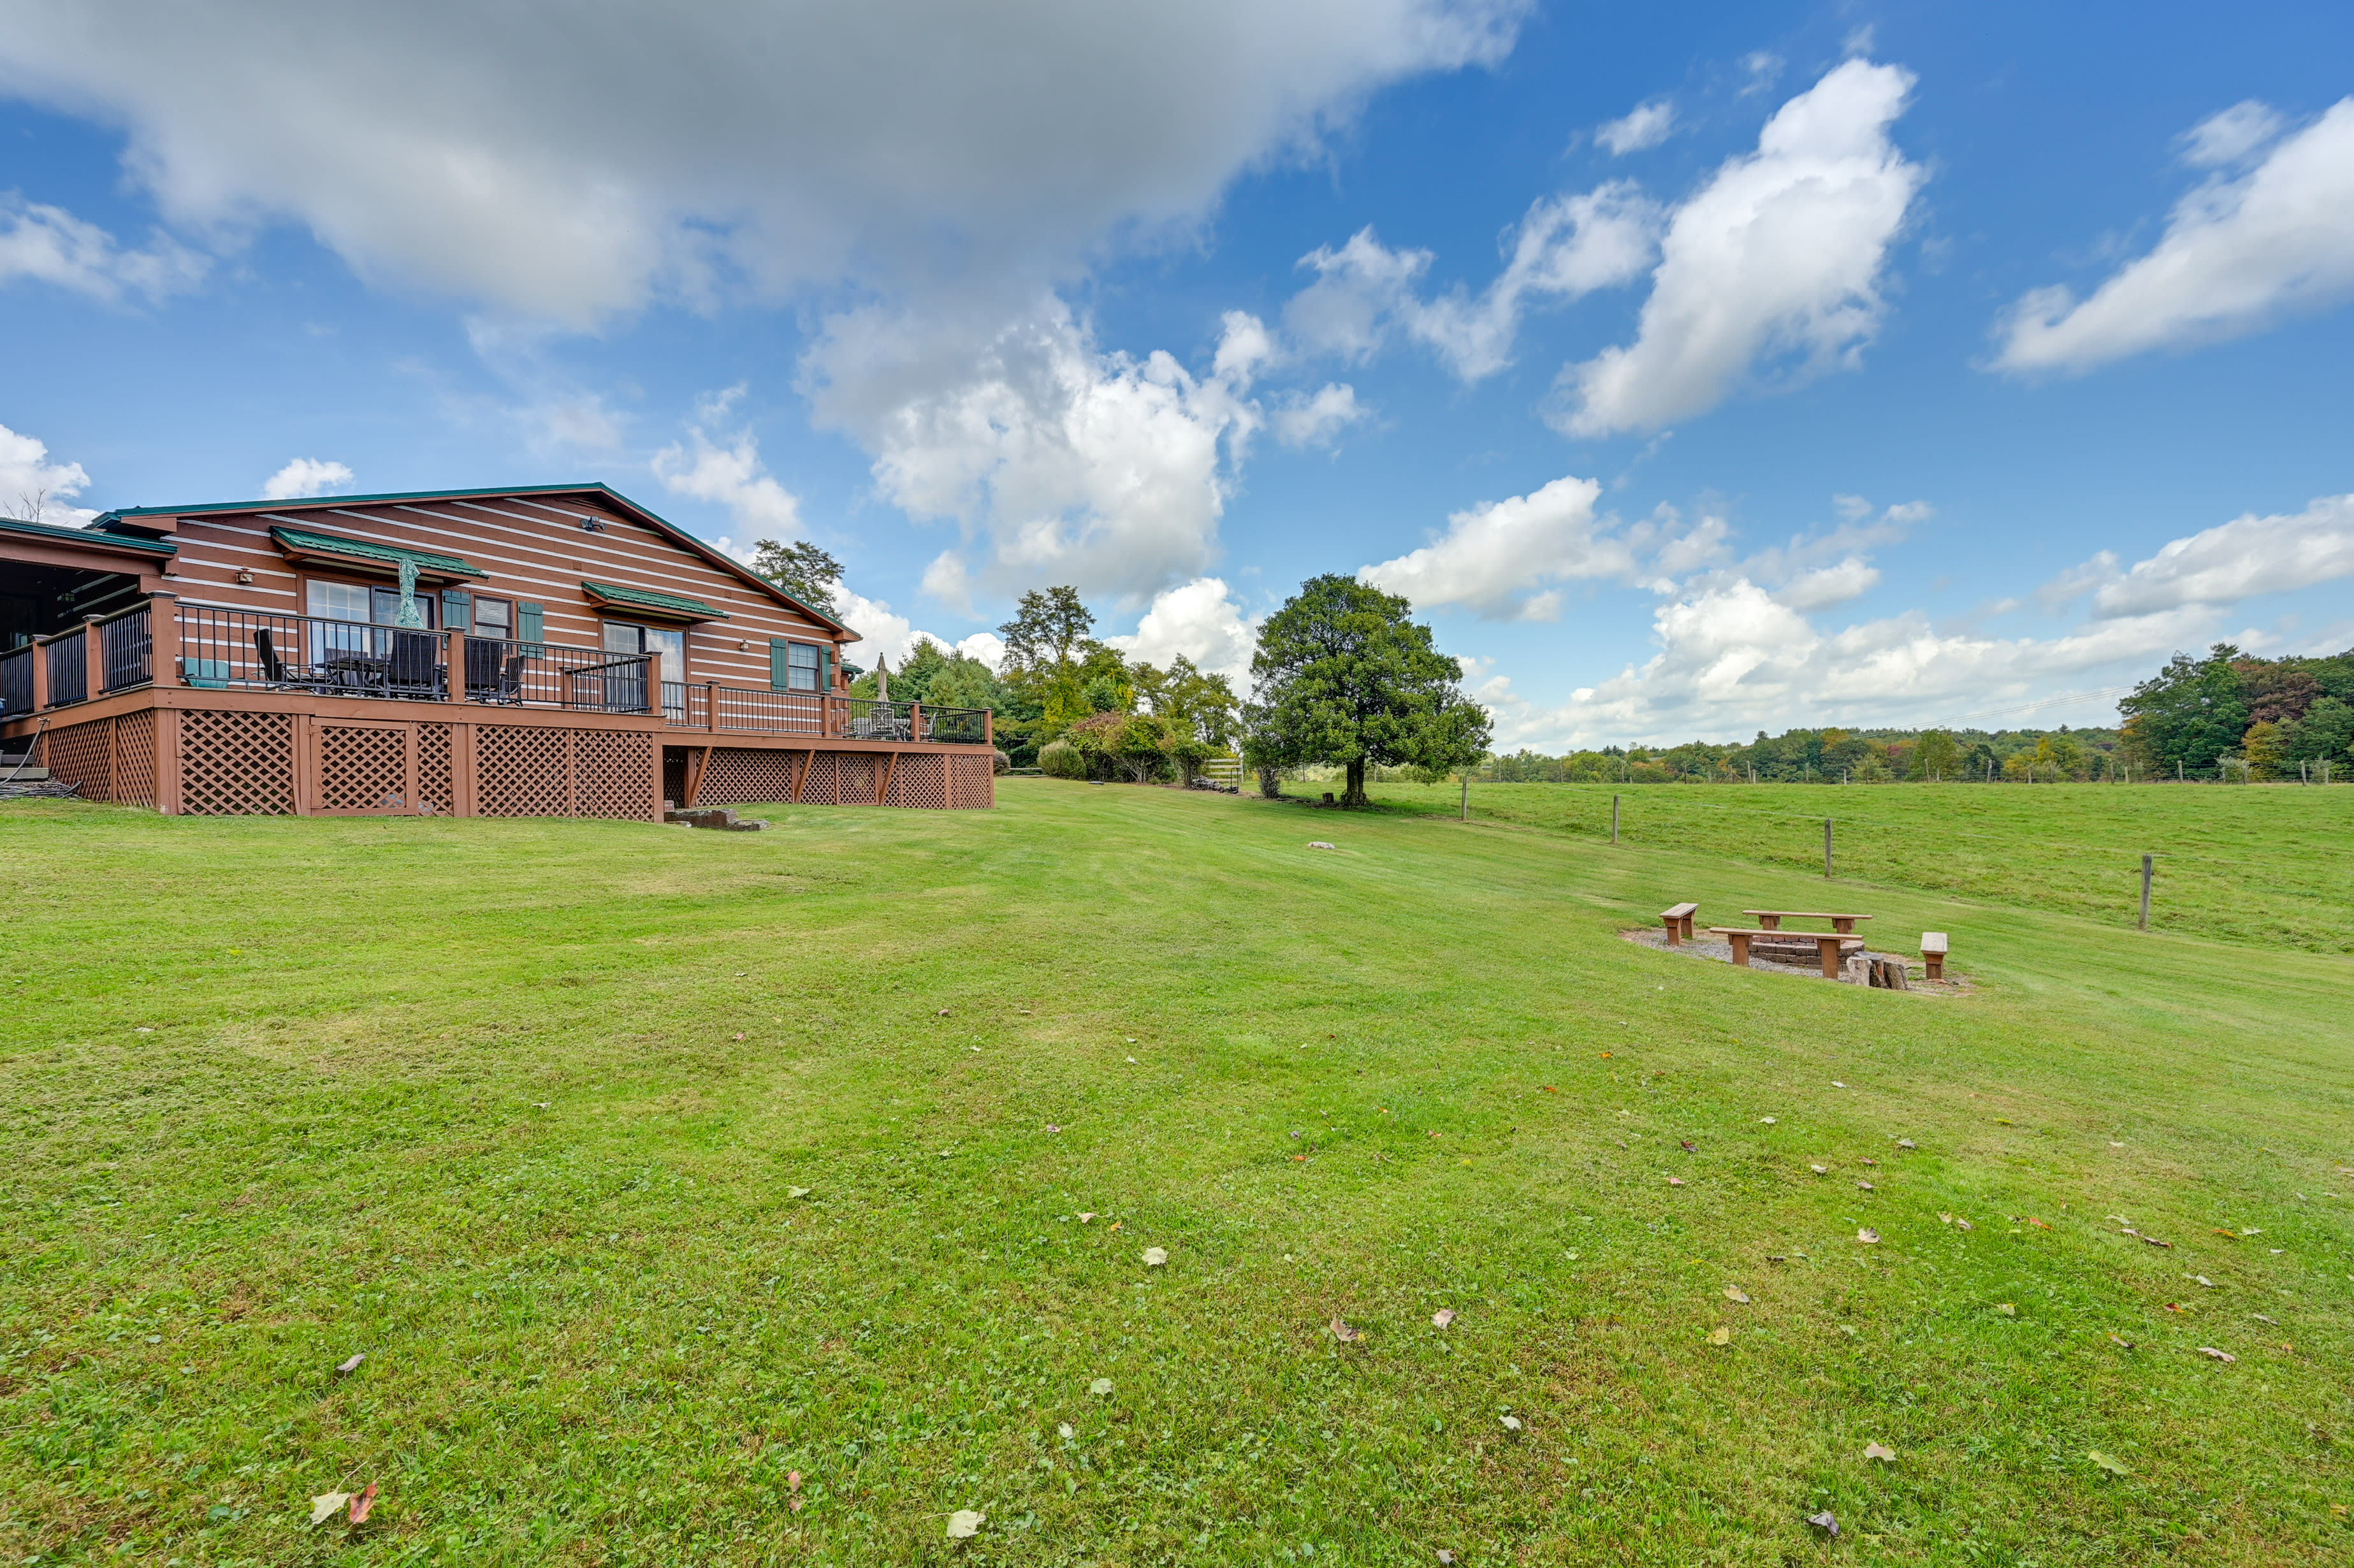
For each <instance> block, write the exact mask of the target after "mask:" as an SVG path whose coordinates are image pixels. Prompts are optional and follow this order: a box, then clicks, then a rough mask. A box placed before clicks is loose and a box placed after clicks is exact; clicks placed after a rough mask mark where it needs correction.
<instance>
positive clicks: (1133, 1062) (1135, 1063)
mask: <svg viewBox="0 0 2354 1568" xmlns="http://www.w3.org/2000/svg"><path fill="white" fill-rule="evenodd" d="M1128 1065H1129V1066H1131V1067H1141V1066H1142V1065H1144V1064H1143V1063H1141V1062H1140V1061H1138V1060H1137V1059H1136V1058H1135V1057H1133V1056H1130V1057H1129V1059H1128Z"/></svg>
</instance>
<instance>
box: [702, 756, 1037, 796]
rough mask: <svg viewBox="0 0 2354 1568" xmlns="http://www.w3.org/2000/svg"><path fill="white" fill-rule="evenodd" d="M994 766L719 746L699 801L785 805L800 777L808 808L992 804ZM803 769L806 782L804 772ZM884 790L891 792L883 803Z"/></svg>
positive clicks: (984, 761) (966, 760) (965, 760)
mask: <svg viewBox="0 0 2354 1568" xmlns="http://www.w3.org/2000/svg"><path fill="white" fill-rule="evenodd" d="M990 764H991V758H987V757H965V756H960V755H957V754H955V753H949V752H920V751H918V752H905V751H903V752H900V753H898V754H897V759H896V761H894V762H891V763H890V764H889V765H888V767H887V768H886V767H885V758H883V757H880V756H877V755H875V753H873V752H864V751H821V752H819V753H817V754H816V756H814V757H812V756H811V755H810V754H809V753H808V752H806V751H754V750H749V749H740V748H737V747H725V746H722V747H714V748H713V749H712V753H711V760H710V762H709V763H708V764H707V765H705V768H704V770H703V784H702V788H700V789H697V790H696V791H695V803H696V804H697V805H702V806H748V805H784V804H789V803H790V802H791V800H792V799H793V783H794V780H795V779H801V804H802V805H804V806H873V805H876V804H878V803H879V804H882V805H886V806H903V807H912V808H915V809H917V810H934V811H938V810H970V809H977V808H986V807H990V806H994V805H995V804H997V780H996V777H995V774H994V772H993V770H992V769H991V765H990ZM690 767H691V765H690ZM804 772H806V773H807V775H808V777H807V778H805V779H803V778H801V775H802V774H803V773H804ZM886 773H887V776H888V778H887V788H885V784H886V779H885V775H886ZM681 788H682V789H684V782H683V781H682V784H681ZM876 789H885V795H884V798H883V800H881V801H880V802H878V801H877V800H875V791H876ZM673 798H675V797H673Z"/></svg>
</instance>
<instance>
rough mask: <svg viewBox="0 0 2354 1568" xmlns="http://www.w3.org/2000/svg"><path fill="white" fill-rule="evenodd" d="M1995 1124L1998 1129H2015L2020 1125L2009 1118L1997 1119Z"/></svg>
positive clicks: (2000, 1117) (2001, 1117)
mask: <svg viewBox="0 0 2354 1568" xmlns="http://www.w3.org/2000/svg"><path fill="white" fill-rule="evenodd" d="M1994 1124H1995V1126H1997V1127H2014V1126H2017V1125H2018V1124H2017V1123H2015V1122H2013V1121H2012V1120H2011V1119H2010V1118H2009V1117H2007V1116H1999V1117H1997V1118H1994Z"/></svg>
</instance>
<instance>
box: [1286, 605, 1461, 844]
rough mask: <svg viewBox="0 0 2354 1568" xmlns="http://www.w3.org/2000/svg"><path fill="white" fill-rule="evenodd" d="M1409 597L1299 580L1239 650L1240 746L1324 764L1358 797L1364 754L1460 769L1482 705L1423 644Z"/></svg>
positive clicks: (1424, 633) (1348, 802)
mask: <svg viewBox="0 0 2354 1568" xmlns="http://www.w3.org/2000/svg"><path fill="white" fill-rule="evenodd" d="M1413 608H1414V607H1413V606H1412V605H1410V604H1408V603H1407V602H1406V601H1405V599H1403V598H1401V597H1399V596H1398V595H1396V594H1391V593H1384V592H1383V591H1382V590H1381V589H1379V588H1373V587H1372V586H1371V585H1369V584H1366V583H1360V582H1356V581H1353V580H1352V579H1350V578H1348V577H1334V576H1326V577H1310V579H1309V580H1308V581H1306V582H1304V583H1302V584H1300V585H1299V593H1297V594H1295V595H1293V596H1292V598H1291V599H1288V600H1287V601H1286V602H1285V604H1284V606H1283V608H1282V609H1278V610H1277V611H1276V612H1275V613H1274V614H1273V615H1271V616H1269V617H1267V624H1266V625H1265V626H1264V627H1262V628H1261V629H1260V630H1259V637H1258V652H1257V653H1256V654H1254V655H1253V656H1252V659H1251V683H1252V703H1251V708H1250V712H1249V715H1248V718H1249V723H1250V730H1251V746H1250V750H1251V755H1252V759H1253V760H1254V761H1255V762H1257V763H1260V764H1262V765H1265V766H1268V767H1277V768H1296V767H1299V766H1301V765H1303V764H1306V763H1316V762H1321V763H1330V764H1335V765H1339V766H1341V767H1345V768H1347V769H1348V772H1349V784H1348V790H1347V792H1346V793H1345V794H1344V795H1343V796H1342V797H1341V804H1342V805H1344V806H1363V805H1366V804H1368V803H1369V802H1368V801H1367V800H1366V799H1365V768H1366V765H1367V764H1369V763H1378V764H1383V765H1399V764H1403V765H1405V766H1407V767H1414V768H1433V769H1438V768H1463V767H1468V766H1469V765H1470V764H1471V763H1473V762H1475V761H1477V760H1478V759H1479V757H1480V756H1481V755H1482V754H1483V753H1485V752H1486V750H1487V748H1488V735H1489V722H1488V713H1487V710H1486V709H1484V708H1482V707H1481V706H1479V704H1477V703H1475V702H1473V701H1471V699H1470V698H1469V697H1467V696H1465V695H1464V694H1463V688H1462V685H1461V682H1462V679H1463V668H1462V666H1461V665H1459V664H1458V663H1457V662H1455V661H1454V660H1452V659H1449V658H1447V656H1446V655H1445V654H1443V653H1440V652H1438V651H1437V649H1435V648H1433V647H1432V646H1431V638H1430V628H1428V627H1426V626H1423V625H1419V624H1417V623H1416V622H1415V621H1414V620H1410V619H1409V618H1408V617H1409V613H1410V612H1411V610H1412V609H1413Z"/></svg>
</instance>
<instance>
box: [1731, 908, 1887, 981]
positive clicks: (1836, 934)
mask: <svg viewBox="0 0 2354 1568" xmlns="http://www.w3.org/2000/svg"><path fill="white" fill-rule="evenodd" d="M1742 913H1743V914H1744V915H1745V914H1748V913H1750V911H1748V910H1744V911H1742ZM1708 934H1709V935H1710V936H1712V937H1723V938H1726V939H1727V940H1728V941H1730V942H1732V944H1733V961H1734V963H1736V964H1739V965H1740V966H1741V967H1742V968H1743V969H1747V968H1748V967H1749V945H1750V943H1752V942H1753V941H1755V940H1757V939H1758V938H1774V939H1776V940H1775V943H1774V945H1776V946H1797V945H1798V944H1801V943H1805V942H1812V943H1814V944H1815V953H1816V956H1817V957H1819V959H1821V960H1822V965H1823V979H1825V980H1837V979H1839V971H1840V959H1842V958H1844V957H1845V956H1846V955H1847V954H1848V953H1849V952H1861V951H1862V950H1863V938H1861V937H1851V936H1849V935H1848V934H1847V933H1846V932H1844V931H1785V930H1782V929H1780V928H1779V927H1773V926H1765V927H1751V926H1711V927H1709V928H1708Z"/></svg>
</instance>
